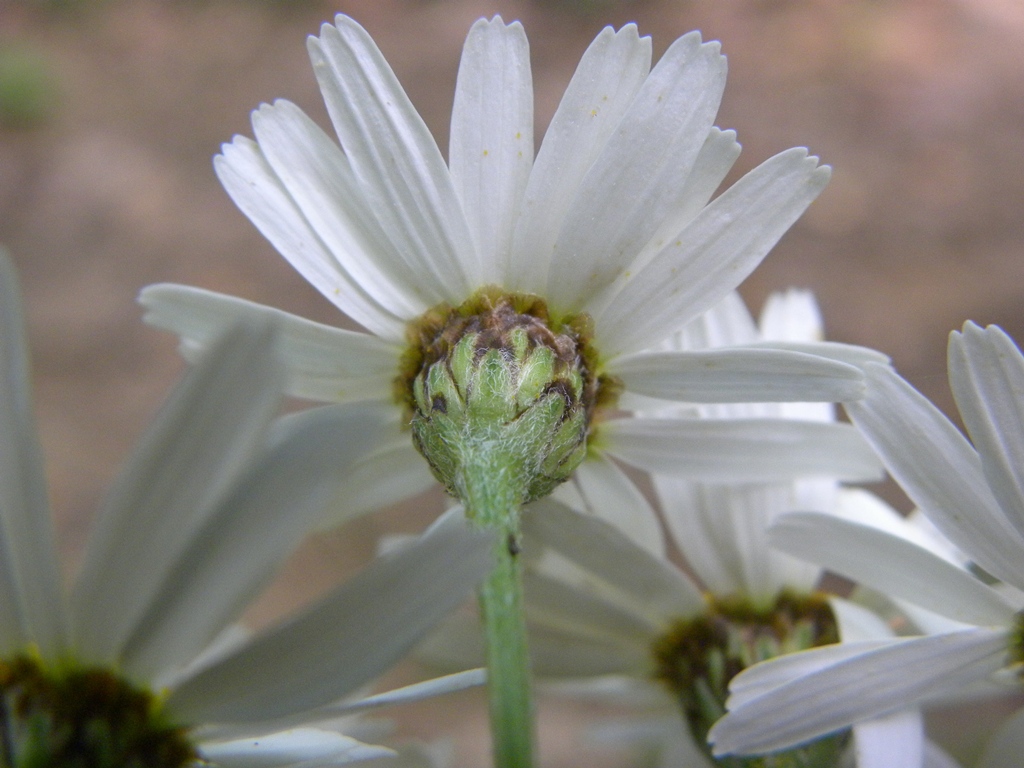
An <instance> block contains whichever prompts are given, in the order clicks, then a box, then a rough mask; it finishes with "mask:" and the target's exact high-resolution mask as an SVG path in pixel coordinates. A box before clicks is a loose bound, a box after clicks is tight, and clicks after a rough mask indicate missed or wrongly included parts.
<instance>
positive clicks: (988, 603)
mask: <svg viewBox="0 0 1024 768" xmlns="http://www.w3.org/2000/svg"><path fill="white" fill-rule="evenodd" d="M770 537H771V542H772V545H773V546H775V547H778V548H779V549H781V550H783V551H784V552H789V553H790V554H792V555H796V556H797V557H802V558H804V559H806V560H810V561H811V562H813V563H817V564H818V565H821V566H823V567H825V568H827V569H828V570H830V571H834V572H836V573H839V574H841V575H843V576H846V577H847V578H849V579H852V580H854V581H856V582H858V583H860V584H863V585H864V586H867V587H872V588H874V589H877V590H879V591H880V592H882V593H883V594H887V595H890V596H892V597H899V598H902V599H904V600H909V601H910V602H912V603H915V604H917V605H920V606H921V607H922V608H927V609H929V610H932V611H935V612H936V613H940V614H942V615H944V616H948V617H949V618H952V619H956V620H958V621H963V622H967V623H971V624H978V625H981V626H1007V625H1008V624H1009V623H1010V622H1011V621H1012V619H1013V613H1014V609H1013V607H1012V606H1010V605H1009V604H1007V603H1006V601H1004V600H1003V599H1002V597H1000V595H999V593H998V592H996V591H995V590H994V589H992V588H991V587H989V586H987V585H986V584H984V583H983V582H981V581H979V580H978V579H977V578H975V577H974V576H972V575H971V574H970V573H968V572H967V571H964V570H962V569H960V568H958V567H956V566H955V565H953V564H952V563H949V562H947V561H946V560H943V559H942V558H940V557H936V556H935V555H933V554H932V553H931V552H929V551H928V550H926V549H923V548H921V547H918V546H916V545H914V544H911V543H910V542H909V541H906V540H904V539H901V538H898V537H896V536H892V535H890V534H888V533H884V532H882V531H880V530H878V529H876V528H872V527H871V526H868V525H860V524H857V523H854V522H850V521H848V520H841V519H839V518H836V517H833V516H831V515H823V514H817V513H814V512H795V513H793V514H789V515H784V516H783V517H781V518H780V519H779V521H778V522H777V523H776V524H775V525H774V526H772V529H771V533H770Z"/></svg>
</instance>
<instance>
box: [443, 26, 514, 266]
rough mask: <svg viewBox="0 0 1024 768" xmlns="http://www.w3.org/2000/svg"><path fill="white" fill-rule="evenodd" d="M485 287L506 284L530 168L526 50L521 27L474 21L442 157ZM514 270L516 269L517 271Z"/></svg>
mask: <svg viewBox="0 0 1024 768" xmlns="http://www.w3.org/2000/svg"><path fill="white" fill-rule="evenodd" d="M448 158H449V165H450V166H451V175H452V181H453V183H454V185H455V191H456V192H457V193H458V196H459V200H460V201H461V203H462V208H463V210H464V211H465V215H466V221H467V223H468V224H469V229H470V232H471V233H472V235H473V239H474V242H475V243H476V251H477V253H478V254H479V257H480V262H481V263H480V267H479V268H480V279H481V282H482V283H484V284H491V283H494V284H498V285H504V284H506V274H507V273H508V271H509V257H510V254H511V248H512V232H513V228H514V226H515V220H516V217H517V215H518V214H519V207H520V204H521V202H522V199H523V192H524V191H525V189H526V183H527V181H528V180H529V178H530V168H531V167H532V166H533V80H532V78H531V75H530V49H529V44H528V43H527V41H526V33H525V32H523V26H522V25H521V24H520V23H519V22H514V23H512V24H509V25H505V23H504V22H502V20H501V17H500V16H499V17H496V18H494V19H493V20H491V21H486V20H484V19H481V20H479V21H477V22H476V23H475V24H474V25H473V27H472V29H470V30H469V35H468V36H467V37H466V44H465V46H464V47H463V49H462V60H461V62H460V63H459V77H458V80H457V81H456V85H455V103H454V104H453V106H452V129H451V140H450V145H449V151H448ZM518 268H519V267H518V265H517V269H518Z"/></svg>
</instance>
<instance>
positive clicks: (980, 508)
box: [846, 365, 1024, 588]
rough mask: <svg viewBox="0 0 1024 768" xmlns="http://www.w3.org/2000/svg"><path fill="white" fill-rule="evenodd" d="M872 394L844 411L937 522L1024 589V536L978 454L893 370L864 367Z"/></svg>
mask: <svg viewBox="0 0 1024 768" xmlns="http://www.w3.org/2000/svg"><path fill="white" fill-rule="evenodd" d="M865 370H866V374H867V377H868V394H867V396H866V397H865V398H864V400H861V401H859V402H854V403H849V404H847V406H846V410H847V412H848V413H849V415H850V419H851V420H852V421H853V422H854V424H856V425H857V427H858V428H859V429H860V431H861V433H862V434H863V435H864V437H865V438H866V439H867V440H868V441H869V442H870V443H871V444H872V446H874V448H875V450H876V451H877V452H878V455H879V456H881V457H882V461H884V462H885V466H886V468H887V469H888V470H889V472H890V473H891V474H892V476H893V477H894V478H895V479H896V481H897V482H898V483H899V484H900V486H901V487H902V488H903V490H905V491H906V492H907V495H908V496H910V498H911V499H912V500H913V501H914V503H915V504H917V506H918V507H920V508H921V509H922V510H923V511H924V513H925V514H927V515H928V517H929V519H930V520H931V521H932V522H933V523H935V526H936V527H937V528H938V529H939V530H940V531H942V533H943V534H945V536H946V537H947V538H948V539H949V540H950V541H952V542H953V543H954V544H955V545H956V546H957V547H959V548H960V549H961V550H963V551H964V552H967V553H969V554H970V555H971V557H973V558H974V560H975V561H976V562H977V563H978V565H980V566H981V567H982V568H984V569H985V570H986V571H988V572H989V573H991V574H992V575H993V576H995V577H996V578H998V579H1002V580H1003V581H1007V582H1009V583H1010V584H1013V585H1014V586H1017V587H1018V588H1020V587H1024V562H1022V561H1021V557H1020V553H1021V552H1024V536H1022V535H1021V534H1020V533H1018V532H1017V529H1016V528H1014V527H1013V526H1012V525H1010V523H1009V522H1008V521H1007V520H1006V517H1005V515H1004V514H1003V512H1002V510H1001V509H1000V507H999V504H998V502H997V501H996V500H995V498H994V497H993V496H992V492H991V491H990V490H989V487H988V483H987V481H986V479H985V475H984V472H983V471H982V468H981V462H980V460H979V459H978V454H977V453H976V452H975V451H974V449H973V448H972V447H971V445H970V443H968V442H967V440H966V439H965V438H964V436H963V435H961V434H960V432H959V431H957V429H956V427H954V426H953V425H952V424H951V423H950V421H949V419H947V418H946V417H945V416H944V415H943V414H942V413H941V412H940V411H939V410H938V409H937V408H936V407H935V406H934V405H932V404H931V403H930V402H928V400H927V399H926V398H925V397H924V396H923V395H921V394H920V393H919V392H918V391H917V390H915V389H914V388H913V387H911V386H910V384H908V383H907V382H905V381H904V380H903V379H901V378H900V377H899V376H897V375H896V374H895V373H894V372H893V371H892V370H890V369H889V368H886V367H883V366H878V365H869V366H867V367H866V369H865Z"/></svg>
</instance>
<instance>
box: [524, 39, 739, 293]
mask: <svg viewBox="0 0 1024 768" xmlns="http://www.w3.org/2000/svg"><path fill="white" fill-rule="evenodd" d="M725 73H726V66H725V57H724V56H722V54H721V52H720V45H719V44H718V43H707V44H704V45H702V44H701V39H700V33H699V32H691V33H690V34H688V35H684V36H683V37H681V38H679V39H678V40H676V41H675V43H673V44H672V45H671V46H670V47H669V49H668V50H667V51H666V52H665V55H664V56H662V58H661V60H660V61H659V62H658V64H657V66H655V67H654V69H653V70H652V71H651V73H650V75H649V76H648V77H647V79H646V80H645V81H644V84H643V86H641V88H640V90H639V91H638V92H637V94H636V97H635V98H634V99H633V101H632V102H631V103H630V105H629V108H628V109H627V111H626V113H625V115H624V116H623V118H622V121H621V122H620V124H619V125H618V126H617V127H616V129H615V132H614V133H613V134H611V136H609V139H608V142H607V144H606V145H605V146H604V148H603V149H602V151H601V154H600V155H599V156H598V157H597V158H596V160H595V162H594V164H593V165H592V166H591V167H590V169H589V170H588V171H587V173H586V175H585V176H584V177H583V179H582V181H581V183H580V186H579V191H578V192H577V193H576V198H575V200H573V202H572V205H571V206H570V207H569V209H568V210H567V211H566V213H565V221H564V223H563V226H562V229H561V232H560V233H559V236H558V238H557V240H556V241H555V245H554V253H553V257H552V263H551V272H550V275H549V277H548V289H547V291H546V292H545V294H544V295H545V296H547V297H549V299H550V301H551V302H552V303H553V304H554V305H555V306H557V307H558V308H560V309H562V310H570V309H571V310H579V309H582V308H583V306H584V304H585V303H586V301H587V299H588V298H590V297H593V296H596V295H597V294H599V293H600V292H601V291H602V290H603V289H604V288H605V286H607V285H608V284H609V283H610V282H611V281H612V280H613V279H615V278H616V277H617V276H618V274H620V273H621V272H622V271H623V270H625V269H629V268H630V265H631V264H632V263H633V261H634V259H635V257H636V256H637V254H639V252H640V251H641V249H642V248H643V247H644V245H645V244H646V243H647V242H648V240H650V239H651V238H652V237H653V236H654V234H655V232H656V231H657V230H658V228H659V226H660V225H661V224H662V222H664V220H665V219H666V218H667V217H669V216H671V215H672V214H673V212H674V211H675V210H676V209H677V208H679V207H680V206H682V205H683V203H684V199H683V198H682V194H684V193H685V192H687V191H688V189H687V188H686V185H685V184H683V183H680V182H681V180H683V179H686V177H687V176H688V175H689V172H690V169H691V168H692V167H693V165H694V163H695V162H696V159H697V156H698V153H699V152H700V150H701V149H702V147H703V146H704V143H705V140H706V139H707V137H708V133H709V131H710V130H711V126H712V123H713V122H714V119H715V114H716V113H717V112H718V105H719V102H720V101H721V98H722V91H723V90H724V88H725Z"/></svg>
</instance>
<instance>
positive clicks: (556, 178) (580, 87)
mask: <svg viewBox="0 0 1024 768" xmlns="http://www.w3.org/2000/svg"><path fill="white" fill-rule="evenodd" d="M650 68H651V40H650V38H647V37H643V38H641V37H639V36H638V35H637V29H636V25H635V24H627V25H626V26H625V27H623V28H622V29H621V30H619V31H618V32H615V31H613V30H612V29H611V27H606V28H605V29H604V30H602V31H601V33H600V34H599V35H598V36H597V37H596V38H595V39H594V42H593V43H591V44H590V47H589V48H587V51H586V53H584V54H583V58H582V59H581V60H580V63H579V66H578V67H577V68H576V73H575V74H574V75H573V77H572V81H571V82H570V83H569V86H568V88H566V90H565V95H564V96H563V97H562V101H561V103H560V104H559V105H558V109H557V110H556V111H555V115H554V117H552V118H551V124H550V125H549V126H548V130H547V133H546V134H545V135H544V141H543V143H542V144H541V147H540V151H539V152H538V153H537V159H536V161H535V162H534V165H533V170H532V171H531V173H530V181H529V183H528V184H527V187H526V192H525V195H524V198H523V209H522V213H521V215H520V217H519V219H518V221H517V222H516V230H515V235H514V239H513V246H512V262H511V264H510V274H509V276H508V277H509V280H510V282H509V284H508V287H509V288H510V289H513V290H518V291H525V292H527V293H535V294H540V295H543V294H544V290H545V288H546V286H547V284H548V269H549V267H550V264H551V260H552V256H553V249H554V245H555V240H556V238H557V237H558V233H559V231H560V230H561V227H562V223H563V222H564V220H565V214H566V211H567V210H568V209H569V206H570V205H571V204H572V202H573V200H574V198H575V197H576V195H577V194H578V191H579V189H580V183H581V182H582V180H583V177H584V175H585V174H586V173H587V170H588V169H589V168H590V166H591V165H592V164H593V163H594V161H595V160H596V159H597V157H598V156H599V155H600V153H601V151H602V149H603V148H604V146H605V144H606V143H607V141H608V139H609V137H610V136H611V134H612V132H613V131H614V130H615V128H616V127H617V126H618V125H619V121H620V120H621V119H622V116H623V115H624V114H625V112H626V110H627V109H628V107H629V105H630V103H631V102H632V100H633V97H634V96H635V95H636V92H637V91H638V90H639V88H640V86H641V85H642V84H643V82H644V79H645V78H646V77H647V74H648V72H649V71H650Z"/></svg>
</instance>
